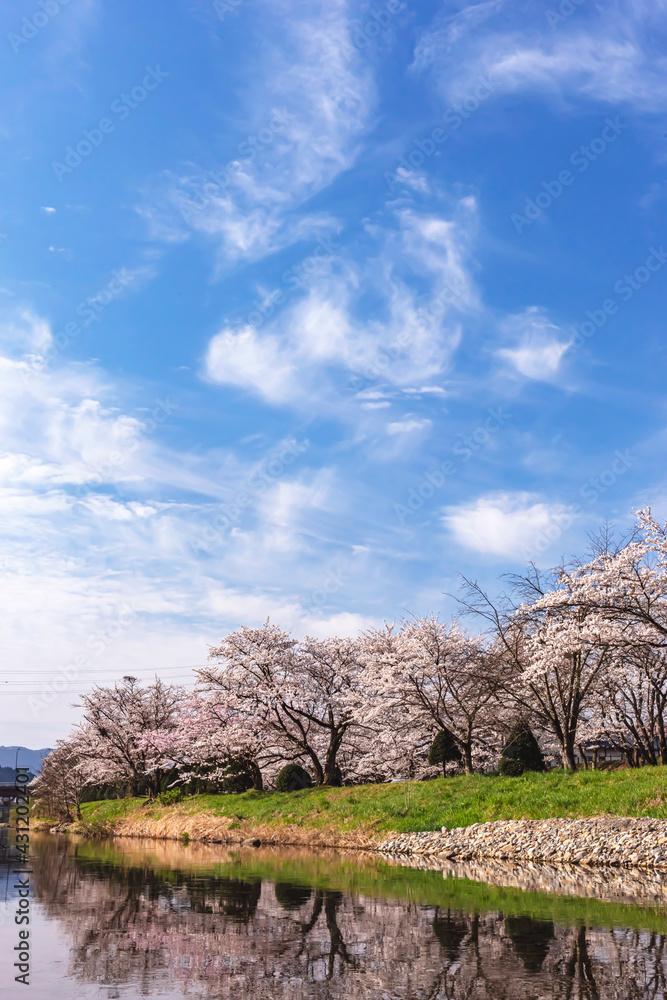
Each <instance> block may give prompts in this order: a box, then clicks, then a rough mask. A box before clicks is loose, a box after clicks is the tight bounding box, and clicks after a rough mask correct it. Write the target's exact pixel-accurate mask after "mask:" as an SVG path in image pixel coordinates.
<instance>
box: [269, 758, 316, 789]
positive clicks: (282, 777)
mask: <svg viewBox="0 0 667 1000" xmlns="http://www.w3.org/2000/svg"><path fill="white" fill-rule="evenodd" d="M312 784H313V782H312V779H311V777H310V775H309V774H308V771H306V770H304V768H303V767H301V765H300V764H285V766H284V768H283V769H282V771H280V772H279V773H278V777H277V778H276V789H277V790H278V791H279V792H298V791H299V789H301V788H311V786H312Z"/></svg>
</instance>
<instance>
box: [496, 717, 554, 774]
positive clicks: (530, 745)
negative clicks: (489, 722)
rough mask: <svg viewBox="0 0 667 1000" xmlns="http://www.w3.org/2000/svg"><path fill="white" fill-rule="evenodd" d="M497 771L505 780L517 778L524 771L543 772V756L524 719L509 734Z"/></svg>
mask: <svg viewBox="0 0 667 1000" xmlns="http://www.w3.org/2000/svg"><path fill="white" fill-rule="evenodd" d="M498 771H499V773H500V774H502V775H503V776H504V777H507V778H518V777H519V775H521V774H523V773H524V771H544V755H543V754H542V751H541V750H540V745H539V743H538V742H537V740H536V739H535V736H534V735H533V731H532V729H531V728H530V726H529V725H528V723H527V722H526V721H525V720H524V719H522V720H520V721H519V722H517V724H516V725H515V726H514V728H513V729H512V731H511V732H510V734H509V737H508V739H507V743H506V744H505V746H504V747H503V751H502V755H501V758H500V764H499V765H498Z"/></svg>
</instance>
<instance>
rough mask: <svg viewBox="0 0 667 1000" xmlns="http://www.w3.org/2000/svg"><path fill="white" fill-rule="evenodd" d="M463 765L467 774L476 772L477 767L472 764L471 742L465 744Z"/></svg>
mask: <svg viewBox="0 0 667 1000" xmlns="http://www.w3.org/2000/svg"><path fill="white" fill-rule="evenodd" d="M463 766H464V769H465V773H466V774H474V773H475V768H474V767H473V766H472V746H471V745H470V743H465V744H464V745H463Z"/></svg>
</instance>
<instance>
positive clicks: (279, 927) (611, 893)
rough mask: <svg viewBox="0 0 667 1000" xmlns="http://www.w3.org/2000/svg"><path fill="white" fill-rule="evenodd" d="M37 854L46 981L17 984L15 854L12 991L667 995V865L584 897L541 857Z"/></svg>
mask: <svg viewBox="0 0 667 1000" xmlns="http://www.w3.org/2000/svg"><path fill="white" fill-rule="evenodd" d="M30 851H31V856H30V868H31V875H30V879H31V899H30V949H31V959H30V966H31V968H30V987H29V988H28V989H26V988H25V987H24V986H23V985H22V984H17V983H15V982H14V974H15V972H14V970H13V969H12V964H13V962H14V960H15V956H14V955H13V951H12V949H13V947H14V945H16V944H18V937H17V932H18V927H16V926H15V924H14V913H15V911H16V907H17V892H18V890H15V889H14V888H13V884H14V882H13V879H14V876H13V875H12V871H13V868H12V865H11V864H8V863H7V862H5V863H4V867H3V868H2V869H1V872H0V874H1V875H2V879H3V885H2V889H1V890H0V898H1V900H2V902H1V903H0V941H1V944H0V990H1V991H2V996H8V997H12V998H14V997H21V996H25V997H29V998H30V1000H47V998H48V1000H70V998H73V997H76V998H83V1000H86V998H90V997H95V998H124V1000H134V998H139V997H162V998H181V997H184V996H188V997H219V998H234V1000H264V998H276V1000H277V998H281V1000H282V998H285V1000H287V998H290V1000H292V998H299V1000H307V998H313V1000H325V998H326V1000H339V998H340V1000H357V998H382V1000H385V998H386V1000H398V998H401V1000H402V998H415V1000H422V998H423V1000H444V998H456V1000H464V998H465V1000H476V998H480V1000H481V998H484V1000H505V998H507V1000H552V998H559V1000H560V998H562V1000H566V998H567V1000H574V998H578V1000H582V998H586V1000H610V998H618V1000H632V998H641V1000H645V998H649V997H650V998H655V1000H661V998H667V992H666V985H665V981H666V980H665V977H666V975H667V955H666V953H665V944H666V942H667V909H666V908H665V906H664V905H662V901H663V896H664V894H665V893H667V887H665V886H663V884H662V881H661V877H660V878H657V877H654V878H653V879H651V878H650V877H647V879H646V881H645V884H644V881H643V879H644V877H643V876H642V875H641V873H636V874H635V875H634V876H628V877H627V878H628V881H627V883H626V882H624V879H625V878H626V876H624V875H622V874H619V873H618V872H616V873H609V879H608V880H605V877H604V875H600V874H597V875H595V877H592V878H588V879H587V878H584V877H582V879H581V891H580V892H578V891H577V885H578V878H579V877H578V876H577V874H576V872H575V873H574V874H571V875H570V876H569V877H568V878H565V879H564V880H560V878H559V876H558V872H557V869H543V870H539V869H538V868H536V866H528V867H527V868H526V869H525V870H523V869H521V870H519V869H513V870H511V871H510V870H509V869H508V868H506V869H503V868H502V867H500V868H499V867H498V866H496V868H495V869H493V870H492V869H489V871H488V873H487V876H486V880H485V875H484V871H485V870H484V869H483V868H479V869H476V870H475V871H471V870H464V869H461V870H458V869H456V868H455V867H454V868H451V869H449V870H448V871H446V872H445V873H443V872H442V871H437V870H434V871H429V870H419V869H417V868H409V867H404V866H401V865H398V864H396V863H395V862H392V861H391V860H390V859H382V858H378V857H373V856H367V855H353V854H343V853H337V852H333V851H330V852H318V853H315V852H306V851H303V850H296V849H294V850H289V849H282V850H277V849H276V850H271V849H268V848H266V849H265V848H260V849H258V850H252V849H235V850H231V849H228V848H225V847H222V846H217V845H212V846H205V845H199V844H192V845H188V846H184V845H181V844H177V843H170V842H159V843H156V842H144V841H130V840H119V839H118V840H107V841H85V840H81V841H75V840H71V839H69V840H68V839H66V838H62V837H58V836H51V835H39V836H33V837H32V838H31V845H30ZM531 885H538V886H541V887H542V888H543V889H544V888H547V889H549V888H550V891H536V890H535V889H531V888H526V886H531ZM600 897H602V898H600ZM635 899H640V900H641V901H642V902H641V904H638V903H637V902H633V900H635ZM15 938H16V940H15Z"/></svg>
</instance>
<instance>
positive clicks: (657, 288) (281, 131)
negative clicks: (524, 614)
mask: <svg viewBox="0 0 667 1000" xmlns="http://www.w3.org/2000/svg"><path fill="white" fill-rule="evenodd" d="M666 7H667V4H666V3H664V2H663V0H653V2H652V3H648V2H644V0H627V2H621V0H618V2H611V3H605V4H599V5H597V4H594V3H593V2H592V0H583V2H580V3H579V4H575V2H574V0H562V2H561V4H560V6H558V4H554V5H553V6H551V7H548V6H545V5H544V4H538V3H531V2H522V3H503V2H483V3H479V4H469V5H465V4H452V3H444V4H443V3H437V2H431V0H424V2H420V3H416V2H414V0H412V2H406V3H402V4H401V3H400V2H398V0H378V2H372V3H370V4H367V3H365V4H361V3H355V2H349V3H348V2H343V0H327V2H326V3H324V2H323V3H319V2H318V0H310V2H289V3H280V2H278V3H276V2H275V0H272V2H271V3H268V2H264V0H234V2H232V0H218V2H217V3H215V4H213V3H208V0H189V2H185V0H174V2H173V3H171V4H169V5H168V6H165V5H164V4H158V3H157V2H155V0H147V2H146V3H143V4H141V5H137V4H129V3H126V2H124V0H117V2H116V3H114V4H113V5H112V4H103V3H101V2H99V0H69V3H66V4H61V3H60V2H58V0H44V3H42V4H39V3H37V2H32V0H21V2H20V3H19V4H16V5H12V6H10V5H7V6H6V7H5V8H4V10H3V11H2V13H1V14H0V18H1V19H2V25H1V28H2V30H1V31H0V39H1V40H2V44H4V56H3V59H2V60H1V61H0V75H1V77H2V91H3V95H4V98H5V99H4V101H3V110H2V113H1V114H2V119H1V126H0V137H1V140H2V145H3V150H2V153H3V155H2V166H1V180H2V186H3V198H2V218H1V219H0V266H1V268H2V275H1V278H0V293H1V294H0V326H1V333H0V378H1V379H2V393H1V394H0V434H1V435H2V441H1V443H0V471H1V474H2V483H1V487H0V504H1V506H2V514H3V517H2V521H1V524H2V527H1V529H0V530H1V532H2V549H1V558H0V570H1V571H2V576H1V577H0V581H1V583H2V591H3V604H4V611H5V613H4V615H3V621H2V632H3V636H2V641H3V649H4V651H5V655H4V658H3V660H4V665H3V669H4V670H5V671H6V673H5V674H4V676H3V678H2V680H3V682H5V683H3V687H4V689H5V693H6V697H5V698H4V699H3V700H2V708H1V711H2V713H3V718H2V725H3V730H2V734H3V735H2V742H4V743H24V744H27V745H35V746H37V745H44V744H45V743H47V742H48V741H51V740H53V739H55V738H57V737H58V736H60V735H63V734H64V733H65V731H66V729H67V727H68V726H69V723H70V721H71V720H72V718H74V717H75V715H76V713H75V711H74V710H73V709H72V708H71V703H72V701H73V700H74V694H75V692H76V691H78V690H81V689H83V688H86V687H88V686H90V684H92V683H93V682H94V681H97V682H107V681H111V680H112V679H114V678H116V677H118V676H120V675H122V674H123V673H127V672H130V671H131V672H133V673H136V674H138V675H139V676H142V677H148V676H150V675H151V674H152V672H154V671H155V670H158V671H159V672H161V673H162V674H163V676H165V677H170V678H173V679H174V680H176V679H179V680H181V679H183V680H184V679H187V678H188V677H189V670H188V669H187V668H188V667H189V666H190V665H193V664H201V663H203V662H204V661H205V658H206V653H207V644H213V643H215V642H217V641H218V640H219V638H220V636H221V635H223V634H224V633H225V632H226V631H228V630H230V629H232V628H236V627H237V626H238V625H239V624H241V623H246V624H254V623H258V622H260V621H262V620H263V619H264V618H265V617H266V616H267V615H270V616H271V618H272V620H274V621H277V622H279V623H281V624H283V625H284V626H285V627H289V628H293V629H294V630H295V632H296V633H298V634H304V633H310V634H317V635H326V634H354V633H356V632H357V631H358V630H359V629H360V628H364V627H367V626H368V625H371V624H375V623H378V622H381V621H382V620H383V619H390V620H391V619H395V618H400V617H401V616H402V615H404V614H406V613H407V612H414V613H417V614H421V613H426V612H430V611H440V612H442V613H443V614H447V613H448V612H451V609H452V604H451V601H449V600H448V599H447V598H446V597H445V596H444V595H445V592H448V591H452V590H455V589H456V587H457V574H458V573H459V572H463V573H465V574H466V575H468V576H473V577H476V578H478V579H479V580H480V581H481V582H483V583H484V584H486V585H488V586H489V587H491V588H492V589H494V588H497V587H498V586H499V576H500V574H502V573H503V572H506V571H508V570H510V571H516V570H519V569H521V567H522V566H523V565H525V563H526V561H527V560H528V559H534V560H536V561H537V562H538V563H540V564H541V565H544V566H549V565H553V564H554V563H556V562H558V561H559V559H560V557H561V555H565V556H566V557H569V556H570V555H571V554H573V553H581V552H583V550H584V549H585V546H586V536H587V532H589V531H591V530H595V529H596V528H597V527H598V526H599V524H600V523H601V522H602V521H604V520H605V519H606V518H609V519H610V520H612V521H613V522H615V523H616V524H617V525H619V526H620V527H621V528H625V527H627V526H628V525H629V524H631V522H632V509H633V508H634V507H637V506H641V505H644V504H646V503H652V504H653V506H654V508H655V510H656V511H657V512H658V513H659V514H660V515H664V514H665V513H666V509H667V505H666V504H665V500H664V498H665V486H664V472H663V466H664V457H665V412H664V411H665V405H664V388H663V387H664V378H665V352H666V346H665V338H664V322H665V321H664V301H665V294H664V289H665V283H666V281H667V266H666V265H667V243H663V242H662V241H663V240H667V228H666V226H665V219H666V214H667V197H666V196H667V185H666V182H665V157H666V151H667V83H666V82H665V81H666V79H667V77H666V76H665V68H666V63H667V49H666V48H665V27H664V25H665V8H666Z"/></svg>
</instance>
